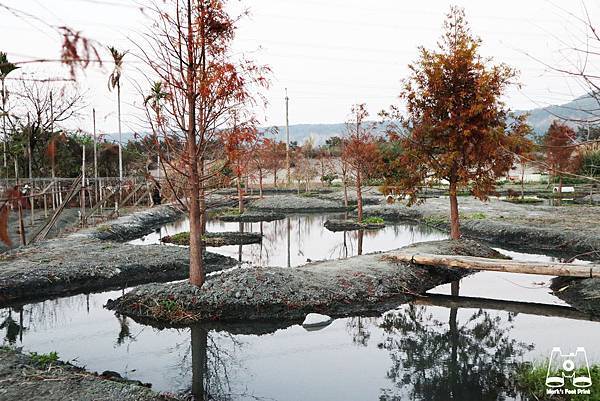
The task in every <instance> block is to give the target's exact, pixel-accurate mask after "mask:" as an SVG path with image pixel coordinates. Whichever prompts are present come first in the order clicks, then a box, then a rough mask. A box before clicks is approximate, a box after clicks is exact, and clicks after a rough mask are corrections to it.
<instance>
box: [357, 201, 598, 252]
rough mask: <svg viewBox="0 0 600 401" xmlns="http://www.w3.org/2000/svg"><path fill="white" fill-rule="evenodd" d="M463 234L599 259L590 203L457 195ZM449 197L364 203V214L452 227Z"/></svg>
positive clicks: (531, 249) (506, 245)
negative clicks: (414, 203) (551, 203)
mask: <svg viewBox="0 0 600 401" xmlns="http://www.w3.org/2000/svg"><path fill="white" fill-rule="evenodd" d="M458 202H459V211H460V214H461V230H462V233H463V235H466V236H468V237H470V238H474V239H478V240H482V241H486V242H489V243H492V244H494V245H497V246H501V247H503V248H510V249H515V250H521V251H526V252H533V253H546V254H552V255H557V256H561V257H568V256H575V255H579V254H585V253H587V255H583V256H581V257H582V258H586V259H590V260H593V259H596V260H598V259H600V254H595V253H590V252H593V251H595V250H600V224H598V222H600V208H598V207H594V206H587V205H569V206H558V207H557V206H541V205H527V204H512V203H508V202H503V201H500V200H498V199H491V200H490V201H489V202H486V203H484V202H481V201H479V200H477V199H474V198H472V197H466V196H465V197H460V198H459V201H458ZM449 207H450V205H449V201H448V199H447V198H432V199H427V201H426V202H424V203H422V204H420V205H417V206H413V207H411V208H407V207H406V206H404V205H402V204H394V205H377V206H366V207H365V211H364V213H365V216H377V217H382V218H383V219H385V220H388V221H402V220H408V221H415V222H420V223H425V224H428V225H430V226H433V227H436V228H439V229H442V230H446V231H449V222H448V218H449V215H450V212H449Z"/></svg>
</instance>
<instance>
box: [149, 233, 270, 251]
mask: <svg viewBox="0 0 600 401" xmlns="http://www.w3.org/2000/svg"><path fill="white" fill-rule="evenodd" d="M161 241H162V242H165V243H167V244H174V245H180V246H182V245H183V246H186V245H189V244H190V233H189V232H187V231H186V232H181V233H177V234H174V235H170V236H166V237H163V238H161ZM261 241H262V234H260V233H244V232H216V233H205V234H204V235H203V236H202V242H203V243H204V245H206V246H211V247H219V246H227V245H249V244H258V243H260V242H261Z"/></svg>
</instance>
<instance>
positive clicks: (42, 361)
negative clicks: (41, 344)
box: [29, 351, 58, 367]
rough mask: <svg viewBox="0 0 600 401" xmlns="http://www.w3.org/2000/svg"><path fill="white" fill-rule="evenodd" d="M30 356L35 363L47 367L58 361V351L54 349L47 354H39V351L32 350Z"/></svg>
mask: <svg viewBox="0 0 600 401" xmlns="http://www.w3.org/2000/svg"><path fill="white" fill-rule="evenodd" d="M29 358H30V359H31V362H32V363H33V364H34V365H37V366H40V367H45V366H48V365H51V364H53V363H56V362H58V353H56V352H54V351H52V352H49V353H47V354H38V353H37V352H30V353H29Z"/></svg>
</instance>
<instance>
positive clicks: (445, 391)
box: [378, 285, 533, 401]
mask: <svg viewBox="0 0 600 401" xmlns="http://www.w3.org/2000/svg"><path fill="white" fill-rule="evenodd" d="M452 292H453V295H457V293H458V286H457V285H453V291H452ZM513 317H514V315H513V314H512V313H507V318H506V320H504V319H503V318H502V317H501V315H500V314H496V313H493V312H488V311H486V310H483V309H480V310H478V311H476V312H474V313H472V314H471V315H470V316H468V318H467V319H466V320H465V321H464V322H459V320H458V308H450V311H449V319H448V323H445V322H443V321H440V320H437V319H436V318H434V316H433V314H432V313H431V309H430V308H428V307H425V306H417V305H413V304H410V305H407V306H406V307H405V308H403V309H402V310H398V311H393V312H389V313H387V314H386V315H384V317H383V319H382V321H381V323H380V324H379V327H380V328H381V329H383V330H384V333H385V336H386V337H385V338H384V340H383V341H382V342H381V343H380V344H378V347H379V348H380V349H386V350H388V351H389V353H390V358H391V360H392V367H391V368H390V369H389V370H388V373H387V377H388V378H389V379H390V380H391V381H392V382H393V383H394V386H393V387H392V388H389V389H382V393H381V395H380V400H381V401H393V400H400V399H405V398H408V399H411V400H496V399H498V398H499V396H500V395H502V394H504V395H507V396H515V391H514V389H513V388H511V387H512V386H511V382H510V380H509V379H510V374H511V373H512V372H513V371H514V368H515V366H516V363H517V360H518V358H519V357H521V356H523V355H524V354H525V353H526V352H527V351H530V350H532V349H533V345H528V344H525V343H522V342H519V341H517V340H514V339H511V338H510V337H509V334H510V331H511V330H512V328H513V327H514V326H513V324H512V320H513Z"/></svg>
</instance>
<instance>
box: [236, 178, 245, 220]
mask: <svg viewBox="0 0 600 401" xmlns="http://www.w3.org/2000/svg"><path fill="white" fill-rule="evenodd" d="M236 181H237V193H238V209H239V211H240V214H242V213H244V193H243V189H242V177H241V176H239V175H238V177H237V180H236Z"/></svg>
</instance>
